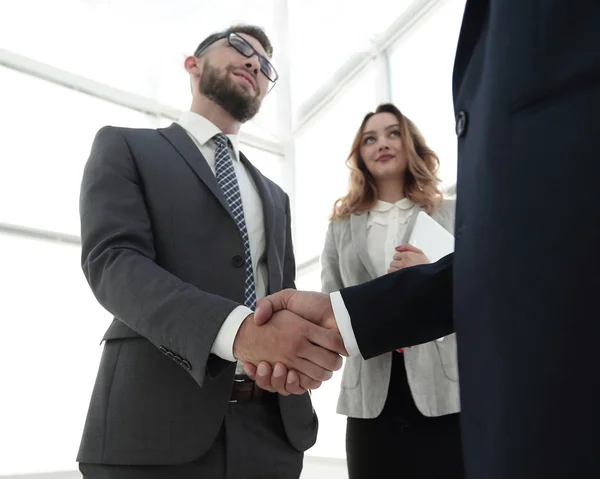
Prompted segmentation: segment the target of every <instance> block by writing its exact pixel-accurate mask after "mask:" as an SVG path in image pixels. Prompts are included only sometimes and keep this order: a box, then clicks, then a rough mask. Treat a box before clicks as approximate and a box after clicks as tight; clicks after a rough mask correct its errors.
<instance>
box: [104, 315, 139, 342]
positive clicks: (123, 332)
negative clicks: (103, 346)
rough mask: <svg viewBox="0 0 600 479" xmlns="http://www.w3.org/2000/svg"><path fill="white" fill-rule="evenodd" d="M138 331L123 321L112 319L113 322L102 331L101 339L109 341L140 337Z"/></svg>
mask: <svg viewBox="0 0 600 479" xmlns="http://www.w3.org/2000/svg"><path fill="white" fill-rule="evenodd" d="M141 337H142V336H140V335H139V334H138V333H136V332H135V331H134V330H133V329H131V328H130V327H129V326H127V325H126V324H125V323H123V322H121V321H119V320H118V319H116V318H115V319H113V322H112V323H111V325H110V326H109V327H108V329H107V330H106V333H104V336H103V337H102V341H110V340H111V339H127V338H141Z"/></svg>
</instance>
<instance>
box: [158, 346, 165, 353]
mask: <svg viewBox="0 0 600 479" xmlns="http://www.w3.org/2000/svg"><path fill="white" fill-rule="evenodd" d="M158 350H159V351H160V352H161V353H163V354H167V348H165V347H164V346H161V347H160V348H158Z"/></svg>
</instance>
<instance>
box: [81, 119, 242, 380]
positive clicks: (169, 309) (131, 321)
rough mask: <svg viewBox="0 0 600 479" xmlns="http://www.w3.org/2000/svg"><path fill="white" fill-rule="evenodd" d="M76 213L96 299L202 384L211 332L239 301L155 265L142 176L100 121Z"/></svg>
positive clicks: (116, 134) (117, 136)
mask: <svg viewBox="0 0 600 479" xmlns="http://www.w3.org/2000/svg"><path fill="white" fill-rule="evenodd" d="M80 216H81V243H82V267H83V272H84V274H85V277H86V278H87V280H88V283H89V284H90V287H91V289H92V291H93V293H94V295H95V296H96V298H97V299H98V301H99V302H100V304H101V305H102V306H103V307H104V308H105V309H107V310H108V311H109V312H110V313H112V314H113V315H114V316H115V317H116V318H118V319H119V320H121V321H122V322H123V323H125V324H126V325H127V326H128V327H129V328H131V329H132V330H134V331H135V332H137V333H138V334H140V335H141V336H143V337H145V338H147V339H148V340H149V341H150V342H151V343H153V344H154V345H155V346H156V347H164V348H166V350H168V351H171V352H172V353H173V354H174V355H176V356H178V357H179V358H181V361H178V362H180V363H181V364H182V366H183V367H185V368H186V369H188V370H189V372H190V374H191V375H192V376H193V377H194V379H195V380H196V381H197V382H198V383H199V384H200V385H202V382H203V380H204V375H205V370H206V365H207V361H208V359H209V356H210V349H211V347H212V344H213V342H214V339H215V337H216V336H217V333H218V331H219V329H220V327H221V325H222V323H223V321H224V320H225V318H226V317H227V315H228V314H229V313H230V312H231V311H232V310H233V309H234V308H235V307H236V306H238V305H237V303H235V302H233V301H230V300H228V299H225V298H222V297H220V296H216V295H213V294H209V293H206V292H204V291H201V290H199V289H198V288H196V287H195V286H193V285H191V284H189V283H185V282H183V281H181V280H180V279H179V278H177V277H176V276H174V275H172V274H170V273H169V272H167V271H166V270H164V269H163V268H161V267H160V266H158V265H157V264H156V262H155V260H156V253H155V250H154V242H153V235H152V223H151V220H150V217H149V214H148V210H147V208H146V203H145V197H144V188H143V183H142V181H141V178H140V175H139V173H138V169H137V167H136V163H135V158H134V157H133V156H132V154H131V151H130V150H129V147H128V144H127V142H126V139H125V137H124V135H123V133H122V131H120V130H119V129H116V128H112V127H105V128H103V129H102V130H100V131H99V132H98V134H97V135H96V138H95V140H94V143H93V146H92V151H91V154H90V158H89V160H88V162H87V164H86V166H85V170H84V174H83V180H82V185H81V196H80ZM183 360H185V361H186V362H183ZM228 364H230V363H228ZM188 365H190V366H191V369H189V367H187V366H188Z"/></svg>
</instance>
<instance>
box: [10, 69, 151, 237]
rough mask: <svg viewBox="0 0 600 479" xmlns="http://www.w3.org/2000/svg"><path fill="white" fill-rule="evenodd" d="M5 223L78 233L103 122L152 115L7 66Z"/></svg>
mask: <svg viewBox="0 0 600 479" xmlns="http://www.w3.org/2000/svg"><path fill="white" fill-rule="evenodd" d="M0 84H1V85H2V88H0V105H2V115H0V131H3V132H10V134H4V135H2V142H0V222H4V223H13V224H19V225H24V226H28V227H33V228H39V229H45V230H51V231H60V232H64V233H71V234H79V210H78V208H79V199H78V198H79V187H80V183H81V175H82V173H83V167H84V165H85V162H86V160H87V158H88V156H89V153H90V148H91V146H92V141H93V139H94V136H95V134H96V132H97V131H98V130H99V129H100V128H101V127H102V126H104V125H109V124H110V125H117V126H136V127H153V126H156V123H155V120H154V118H153V117H150V116H148V115H143V114H141V113H138V112H135V111H132V110H128V109H126V108H122V107H119V106H115V105H113V104H111V103H108V102H105V101H102V100H98V99H96V98H93V97H91V96H88V95H85V94H83V93H79V92H76V91H74V90H70V89H67V88H63V87H60V86H57V85H54V84H51V83H48V82H46V81H42V80H39V79H37V78H34V77H30V76H28V75H25V74H22V73H19V72H16V71H14V70H10V69H7V68H4V67H0Z"/></svg>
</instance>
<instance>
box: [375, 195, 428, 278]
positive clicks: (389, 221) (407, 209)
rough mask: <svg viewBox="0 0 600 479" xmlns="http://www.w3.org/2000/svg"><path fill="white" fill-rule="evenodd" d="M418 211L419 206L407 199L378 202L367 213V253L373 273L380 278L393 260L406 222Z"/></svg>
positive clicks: (406, 224) (404, 230)
mask: <svg viewBox="0 0 600 479" xmlns="http://www.w3.org/2000/svg"><path fill="white" fill-rule="evenodd" d="M418 209H419V205H418V204H416V203H414V202H412V201H411V200H409V199H408V198H404V199H402V200H400V201H397V202H396V203H387V202H386V201H378V202H377V203H376V204H375V206H374V207H373V208H372V209H371V210H370V211H369V216H368V218H367V251H368V252H369V258H370V259H371V263H372V264H373V266H374V267H375V271H376V272H377V274H379V275H380V276H382V275H384V274H387V270H388V268H389V267H390V263H391V262H392V260H393V259H394V254H395V253H396V250H395V248H396V246H400V241H401V240H402V238H403V236H404V233H405V232H406V228H407V226H408V220H409V219H410V217H411V216H412V214H413V213H415V212H416V211H417V210H418Z"/></svg>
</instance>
